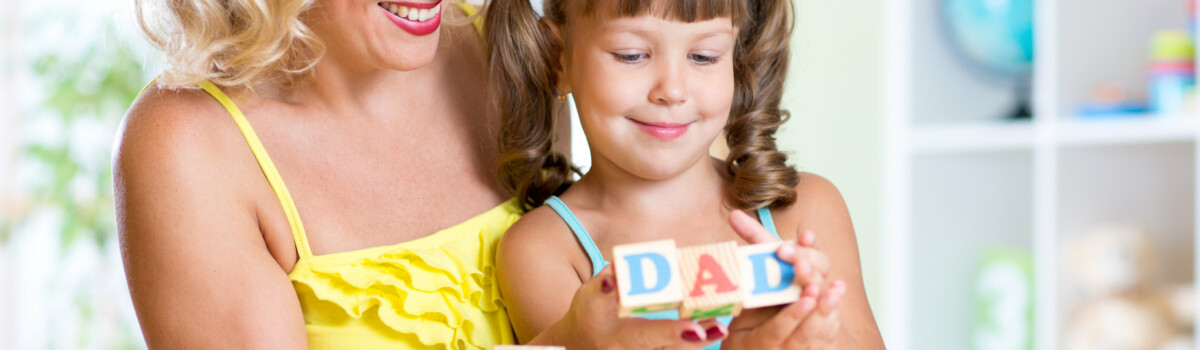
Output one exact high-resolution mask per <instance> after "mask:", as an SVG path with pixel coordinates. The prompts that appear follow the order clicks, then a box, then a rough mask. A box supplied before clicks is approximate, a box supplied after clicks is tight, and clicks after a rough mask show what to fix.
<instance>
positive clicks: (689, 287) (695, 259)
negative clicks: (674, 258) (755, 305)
mask: <svg viewBox="0 0 1200 350" xmlns="http://www.w3.org/2000/svg"><path fill="white" fill-rule="evenodd" d="M738 260H739V258H738V251H737V242H733V241H730V242H724V243H714V244H706V245H701V246H693V247H686V248H683V249H680V250H679V273H680V275H681V276H682V277H683V290H684V293H686V296H685V297H684V298H683V307H682V308H680V310H679V317H680V318H681V319H682V318H688V319H693V320H698V319H705V318H713V317H717V316H725V315H730V316H737V315H738V314H739V313H741V312H742V301H741V296H740V295H739V294H738V284H739V283H741V278H739V275H740V274H741V267H740V266H739V263H738Z"/></svg>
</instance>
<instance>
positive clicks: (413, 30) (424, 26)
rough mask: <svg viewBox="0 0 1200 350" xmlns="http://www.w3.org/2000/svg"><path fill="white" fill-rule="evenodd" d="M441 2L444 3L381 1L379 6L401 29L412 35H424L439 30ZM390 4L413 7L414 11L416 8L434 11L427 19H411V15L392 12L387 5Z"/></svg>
mask: <svg viewBox="0 0 1200 350" xmlns="http://www.w3.org/2000/svg"><path fill="white" fill-rule="evenodd" d="M441 3H442V2H441V1H438V2H382V3H379V4H380V6H379V8H380V9H381V10H383V13H384V15H386V16H387V18H388V19H389V20H391V21H392V23H394V24H396V26H397V27H400V29H402V30H404V31H406V32H408V33H409V34H412V35H416V36H424V35H429V34H432V33H433V32H435V31H437V29H438V26H440V25H441V24H442V11H441V6H438V5H441ZM389 5H396V6H400V7H408V8H410V9H413V10H414V11H416V10H432V11H433V12H432V13H430V15H431V16H432V17H430V18H429V19H426V20H424V21H420V20H415V19H410V17H400V16H398V15H397V14H395V13H392V12H391V11H389V10H388V8H387V7H388V6H389ZM412 17H415V16H412Z"/></svg>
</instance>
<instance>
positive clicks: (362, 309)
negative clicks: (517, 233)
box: [199, 8, 521, 349]
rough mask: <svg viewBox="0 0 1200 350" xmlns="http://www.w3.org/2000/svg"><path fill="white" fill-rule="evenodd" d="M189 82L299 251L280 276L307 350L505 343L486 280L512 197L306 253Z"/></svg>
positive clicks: (237, 113) (280, 193)
mask: <svg viewBox="0 0 1200 350" xmlns="http://www.w3.org/2000/svg"><path fill="white" fill-rule="evenodd" d="M472 10H473V8H472ZM472 12H473V11H468V15H470V14H472ZM199 85H200V87H201V88H203V89H204V91H206V92H208V94H209V95H212V97H213V98H215V99H216V100H217V101H218V102H220V103H221V105H222V106H223V107H225V110H227V111H228V112H229V115H230V116H231V117H232V118H233V120H234V122H235V123H237V126H238V128H239V129H240V130H241V132H242V135H243V136H245V138H246V143H248V144H249V145H250V149H251V151H252V152H253V153H254V157H255V158H257V160H258V164H259V166H260V167H261V168H262V171H263V174H264V175H266V177H267V181H268V182H269V183H270V185H271V187H272V189H273V190H274V191H275V195H276V196H277V197H278V199H279V204H280V205H282V206H283V210H284V212H285V213H286V214H287V220H288V225H289V226H290V227H291V231H292V237H293V239H295V242H296V250H297V252H298V254H299V260H297V261H296V266H295V268H293V270H292V272H291V273H289V274H288V277H289V278H290V279H291V281H292V285H293V287H295V289H296V295H297V296H298V297H299V300H300V307H301V309H302V310H303V313H304V325H305V328H306V329H307V332H308V346H309V348H310V349H491V348H492V346H493V345H497V344H512V343H513V342H514V341H515V340H514V338H513V333H512V327H511V325H510V323H509V319H508V313H507V312H506V311H505V308H504V303H503V301H502V300H500V289H499V286H498V284H497V282H496V278H495V273H496V268H495V252H496V245H497V244H498V243H499V242H500V236H501V235H502V234H503V233H504V232H505V231H507V230H508V228H509V227H510V226H512V224H513V223H515V222H516V221H517V219H519V218H520V216H521V213H520V209H519V208H518V206H517V205H516V201H515V199H514V200H509V201H507V202H505V203H503V204H501V205H499V206H496V207H495V208H492V209H490V210H488V211H486V212H484V213H482V214H479V215H477V216H475V217H473V218H470V219H468V220H467V221H464V222H461V223H459V224H457V225H454V226H452V227H449V228H446V229H444V230H441V231H438V232H436V233H434V234H431V235H429V236H426V237H424V238H420V239H416V240H413V241H408V242H402V243H398V244H394V245H388V246H382V247H374V248H367V249H362V250H356V251H350V252H342V253H334V254H326V255H313V254H312V250H311V249H310V248H309V246H308V238H307V236H305V232H304V225H303V224H302V223H301V221H300V213H299V212H298V211H297V210H296V205H295V203H294V202H293V201H292V197H291V195H290V194H288V190H287V186H285V185H284V183H283V179H282V178H281V177H280V176H279V172H278V171H276V169H275V165H274V163H272V162H271V158H270V157H269V156H268V155H267V151H266V150H265V149H264V148H263V145H262V143H261V142H260V141H259V140H258V136H256V135H255V133H254V129H253V128H251V127H250V124H249V123H248V122H247V121H246V118H245V116H244V115H243V114H242V112H241V110H240V109H238V107H237V106H236V105H235V104H234V103H233V101H232V100H231V99H230V98H229V97H228V96H227V95H225V93H224V92H222V91H221V89H220V88H218V87H217V86H215V85H213V84H212V83H209V82H207V81H205V82H201V83H200V84H199Z"/></svg>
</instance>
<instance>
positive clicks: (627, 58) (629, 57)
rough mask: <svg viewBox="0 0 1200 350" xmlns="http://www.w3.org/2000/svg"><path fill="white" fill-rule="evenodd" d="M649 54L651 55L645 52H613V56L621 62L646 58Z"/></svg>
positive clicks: (632, 61)
mask: <svg viewBox="0 0 1200 350" xmlns="http://www.w3.org/2000/svg"><path fill="white" fill-rule="evenodd" d="M647 56H649V55H647V54H644V53H629V54H625V53H613V57H614V58H616V59H617V61H621V62H625V63H635V62H638V61H641V60H643V59H646V57H647Z"/></svg>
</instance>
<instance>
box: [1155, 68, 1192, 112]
mask: <svg viewBox="0 0 1200 350" xmlns="http://www.w3.org/2000/svg"><path fill="white" fill-rule="evenodd" d="M1195 87H1196V77H1195V75H1194V74H1183V73H1167V74H1154V75H1153V76H1151V78H1150V105H1151V106H1152V107H1153V108H1154V111H1155V112H1158V113H1160V114H1170V113H1176V112H1179V111H1180V110H1181V109H1182V108H1183V104H1184V101H1185V100H1187V97H1188V94H1189V93H1190V92H1191V91H1192V89H1194V88H1195Z"/></svg>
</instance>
